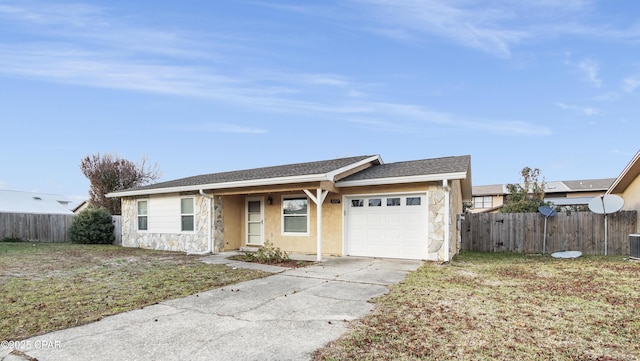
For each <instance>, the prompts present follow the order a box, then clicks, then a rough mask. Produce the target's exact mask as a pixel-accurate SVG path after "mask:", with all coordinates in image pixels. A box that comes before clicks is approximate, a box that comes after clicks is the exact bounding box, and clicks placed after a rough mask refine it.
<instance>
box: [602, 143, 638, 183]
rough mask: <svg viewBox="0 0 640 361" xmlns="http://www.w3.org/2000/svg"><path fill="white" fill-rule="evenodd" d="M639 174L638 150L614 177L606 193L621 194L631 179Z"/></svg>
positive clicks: (631, 181)
mask: <svg viewBox="0 0 640 361" xmlns="http://www.w3.org/2000/svg"><path fill="white" fill-rule="evenodd" d="M639 175H640V151H638V152H637V153H636V155H635V156H634V157H633V159H631V162H629V164H627V166H626V167H625V168H624V170H622V173H620V175H619V176H618V178H616V180H615V181H614V182H613V184H612V185H611V187H609V189H608V190H607V193H608V194H621V193H624V191H625V190H626V189H627V187H628V186H629V185H630V184H631V183H633V181H634V180H635V179H636V178H638V176H639Z"/></svg>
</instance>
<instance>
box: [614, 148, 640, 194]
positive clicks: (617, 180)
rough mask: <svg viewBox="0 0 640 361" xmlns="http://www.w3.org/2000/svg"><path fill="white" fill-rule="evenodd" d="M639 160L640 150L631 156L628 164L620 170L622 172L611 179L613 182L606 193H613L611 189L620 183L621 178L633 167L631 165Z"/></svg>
mask: <svg viewBox="0 0 640 361" xmlns="http://www.w3.org/2000/svg"><path fill="white" fill-rule="evenodd" d="M639 160H640V150H639V151H638V152H637V153H636V155H635V156H633V159H631V161H630V162H629V164H627V166H626V167H624V170H622V173H620V175H619V176H618V178H616V180H615V181H613V184H611V186H609V189H607V191H606V194H613V191H614V190H615V189H616V188H618V185H619V184H620V182H622V180H623V179H624V178H626V177H627V174H628V173H629V172H630V171H631V168H632V167H633V165H634V164H636V162H638V161H639Z"/></svg>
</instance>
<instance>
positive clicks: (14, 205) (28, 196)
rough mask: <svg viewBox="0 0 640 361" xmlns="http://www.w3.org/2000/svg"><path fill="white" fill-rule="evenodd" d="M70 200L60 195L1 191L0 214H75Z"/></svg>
mask: <svg viewBox="0 0 640 361" xmlns="http://www.w3.org/2000/svg"><path fill="white" fill-rule="evenodd" d="M69 203H71V201H70V200H68V199H66V198H65V197H64V196H61V195H58V194H48V193H34V192H22V191H10V190H6V189H0V212H2V213H40V214H73V212H72V211H71V210H70V209H69V208H68V207H69Z"/></svg>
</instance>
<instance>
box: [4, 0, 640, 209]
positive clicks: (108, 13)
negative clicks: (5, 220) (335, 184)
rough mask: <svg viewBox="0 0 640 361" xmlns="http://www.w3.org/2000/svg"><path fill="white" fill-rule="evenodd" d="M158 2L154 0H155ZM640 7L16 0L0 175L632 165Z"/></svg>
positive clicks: (483, 173) (68, 184)
mask: <svg viewBox="0 0 640 361" xmlns="http://www.w3.org/2000/svg"><path fill="white" fill-rule="evenodd" d="M150 4H153V5H150ZM638 14H640V2H635V1H620V0H609V1H598V2H596V1H588V0H566V1H555V0H539V1H532V0H520V1H486V2H478V1H468V0H448V1H444V0H443V1H428V0H424V1H419V0H342V1H305V2H300V1H261V0H256V1H215V2H212V1H179V2H178V1H153V2H142V1H119V0H111V1H81V2H61V1H42V2H41V1H29V0H27V1H6V0H0V28H1V29H2V31H0V119H1V120H0V121H1V122H2V127H1V129H2V132H1V134H2V152H1V153H0V165H1V167H0V188H4V189H12V190H23V191H38V192H48V193H58V194H63V195H66V196H68V197H70V198H72V199H74V200H76V201H77V200H80V199H84V198H86V197H87V192H88V189H89V183H88V181H87V180H86V178H85V177H84V176H83V175H82V173H81V172H80V169H79V164H80V160H81V159H82V158H83V157H84V156H86V155H90V154H94V153H102V154H104V153H113V154H118V155H119V156H121V157H123V158H126V159H129V160H132V161H135V162H138V161H140V160H141V159H142V158H143V157H146V159H147V161H148V162H150V163H157V164H158V167H159V169H160V170H161V171H162V174H163V176H162V179H161V180H170V179H175V178H180V177H186V176H191V175H197V174H203V173H212V172H219V171H227V170H237V169H245V168H253V167H261V166H269V165H278V164H287V163H295V162H305V161H313V160H321V159H332V158H336V157H342V156H355V155H365V154H380V155H381V156H382V159H383V161H385V162H387V163H389V162H395V161H402V160H415V159H424V158H433V157H440V156H451V155H464V154H470V155H471V157H472V180H473V184H474V185H486V184H496V183H515V182H518V181H519V173H520V170H521V169H522V168H523V167H525V166H529V167H532V168H536V167H537V168H540V169H541V171H542V175H543V176H544V177H545V178H546V180H574V179H589V178H609V177H612V178H613V177H617V176H618V174H619V173H620V172H621V171H622V169H623V168H624V167H625V166H626V164H627V163H628V162H629V161H630V160H631V158H632V157H633V155H634V154H635V153H636V151H637V150H638V148H639V142H638V138H639V136H640V122H638V115H639V114H640V107H639V106H638V105H639V104H640V20H639V19H638V17H637V15H638Z"/></svg>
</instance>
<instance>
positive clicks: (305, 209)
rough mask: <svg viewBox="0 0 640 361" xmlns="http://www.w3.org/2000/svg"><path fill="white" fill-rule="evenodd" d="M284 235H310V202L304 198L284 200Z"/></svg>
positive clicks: (285, 198)
mask: <svg viewBox="0 0 640 361" xmlns="http://www.w3.org/2000/svg"><path fill="white" fill-rule="evenodd" d="M282 233H283V234H285V235H306V234H308V233H309V200H308V199H307V197H304V196H297V197H283V198H282Z"/></svg>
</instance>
